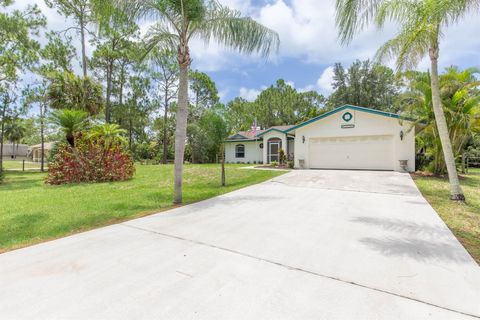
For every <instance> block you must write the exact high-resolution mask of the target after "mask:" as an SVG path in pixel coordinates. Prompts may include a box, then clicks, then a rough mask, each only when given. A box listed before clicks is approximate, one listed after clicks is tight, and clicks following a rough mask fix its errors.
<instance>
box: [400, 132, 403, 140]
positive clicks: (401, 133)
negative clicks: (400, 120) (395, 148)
mask: <svg viewBox="0 0 480 320" xmlns="http://www.w3.org/2000/svg"><path fill="white" fill-rule="evenodd" d="M400 140H402V141H403V130H401V131H400Z"/></svg>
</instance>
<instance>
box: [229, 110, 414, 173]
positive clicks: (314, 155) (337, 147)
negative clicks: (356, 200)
mask: <svg viewBox="0 0 480 320" xmlns="http://www.w3.org/2000/svg"><path fill="white" fill-rule="evenodd" d="M412 126H413V123H412V121H411V120H409V119H405V118H402V117H401V116H399V115H397V114H393V113H388V112H384V111H379V110H374V109H368V108H363V107H357V106H351V105H345V106H343V107H339V108H336V109H334V110H332V111H330V112H326V113H324V114H322V115H320V116H318V117H315V118H313V119H310V120H308V121H305V122H303V123H300V124H298V125H292V126H278V127H271V128H267V129H266V130H259V131H257V132H256V134H254V132H252V131H244V132H238V133H236V134H234V135H232V136H230V137H228V138H227V140H226V143H225V160H226V162H228V163H252V164H255V163H265V164H268V163H271V162H272V161H278V158H279V152H278V150H279V149H280V148H282V149H283V150H284V151H285V153H286V154H288V156H289V158H291V159H294V166H295V168H305V169H365V170H395V171H404V170H403V168H402V166H403V167H404V168H405V169H406V170H407V171H410V172H412V171H415V134H416V133H418V132H419V131H420V130H421V129H422V127H420V126H416V127H414V128H413V127H412Z"/></svg>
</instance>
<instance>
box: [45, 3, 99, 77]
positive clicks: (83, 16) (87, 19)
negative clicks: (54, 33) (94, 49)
mask: <svg viewBox="0 0 480 320" xmlns="http://www.w3.org/2000/svg"><path fill="white" fill-rule="evenodd" d="M97 2H98V1H97ZM45 3H46V4H47V6H48V7H50V8H56V9H57V11H58V13H59V14H61V15H63V16H65V17H71V18H72V19H73V20H74V21H75V23H76V25H75V26H73V27H69V28H67V29H66V30H65V32H66V31H69V30H76V31H77V32H78V33H79V34H80V45H81V48H82V50H81V58H82V70H83V77H84V78H86V77H87V76H88V71H87V69H88V59H87V53H86V34H87V33H89V30H88V29H87V26H88V25H89V24H90V23H92V22H94V21H95V15H94V5H95V4H96V2H95V1H92V0H45Z"/></svg>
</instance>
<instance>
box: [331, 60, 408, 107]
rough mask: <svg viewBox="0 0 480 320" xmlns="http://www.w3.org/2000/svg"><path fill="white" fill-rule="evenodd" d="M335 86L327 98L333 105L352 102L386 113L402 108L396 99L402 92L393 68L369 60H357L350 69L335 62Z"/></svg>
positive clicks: (337, 105) (333, 84)
mask: <svg viewBox="0 0 480 320" xmlns="http://www.w3.org/2000/svg"><path fill="white" fill-rule="evenodd" d="M332 87H333V89H334V91H333V92H332V94H331V95H330V97H329V98H328V106H329V107H330V108H336V107H339V106H342V105H345V104H351V105H356V106H363V107H368V108H372V109H377V110H382V111H387V112H394V113H396V112H398V111H399V110H398V106H397V105H396V103H395V100H396V98H397V97H398V94H399V92H400V81H399V80H398V79H397V77H395V74H394V72H393V70H392V69H390V68H388V67H385V66H382V65H379V64H373V63H372V62H371V61H370V60H365V61H360V60H357V61H355V62H354V63H352V65H351V66H350V67H349V68H348V69H347V70H345V69H344V68H343V66H342V64H341V63H336V64H335V66H334V69H333V83H332Z"/></svg>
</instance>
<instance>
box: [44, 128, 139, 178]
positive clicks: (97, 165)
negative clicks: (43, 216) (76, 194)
mask: <svg viewBox="0 0 480 320" xmlns="http://www.w3.org/2000/svg"><path fill="white" fill-rule="evenodd" d="M134 172H135V167H134V163H133V160H132V157H131V155H130V153H129V152H128V151H126V148H125V147H124V145H123V144H121V143H112V142H105V139H104V138H102V137H87V136H86V135H82V134H81V133H77V134H76V135H75V147H72V146H71V145H69V144H66V143H65V144H59V146H58V150H57V152H56V154H55V156H54V158H53V159H52V161H51V162H50V163H49V166H48V176H47V178H46V182H47V183H49V184H65V183H79V182H104V181H119V180H127V179H130V178H131V177H132V176H133V174H134Z"/></svg>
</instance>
